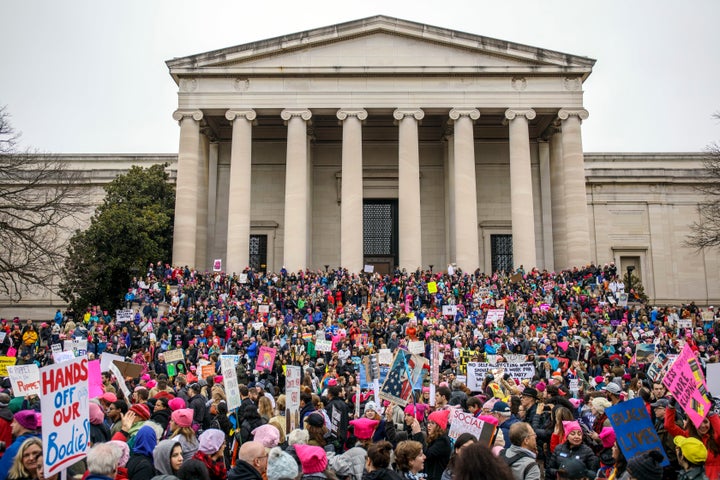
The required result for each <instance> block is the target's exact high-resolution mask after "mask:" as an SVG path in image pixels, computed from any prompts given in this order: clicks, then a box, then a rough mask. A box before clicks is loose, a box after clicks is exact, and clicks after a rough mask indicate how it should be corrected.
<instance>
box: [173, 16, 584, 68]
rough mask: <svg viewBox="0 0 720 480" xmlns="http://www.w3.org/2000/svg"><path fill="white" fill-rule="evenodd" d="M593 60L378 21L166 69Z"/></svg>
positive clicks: (560, 64) (179, 61)
mask: <svg viewBox="0 0 720 480" xmlns="http://www.w3.org/2000/svg"><path fill="white" fill-rule="evenodd" d="M594 63H595V60H593V59H590V58H586V57H579V56H574V55H569V54H565V53H560V52H555V51H550V50H544V49H540V48H536V47H529V46H527V45H521V44H516V43H511V42H506V41H503V40H496V39H493V38H488V37H483V36H480V35H473V34H469V33H464V32H458V31H454V30H448V29H444V28H440V27H433V26H429V25H424V24H419V23H415V22H409V21H406V20H400V19H397V18H392V17H386V16H376V17H370V18H366V19H361V20H356V21H353V22H347V23H343V24H338V25H333V26H329V27H323V28H318V29H314V30H308V31H305V32H300V33H295V34H291V35H286V36H282V37H276V38H273V39H268V40H261V41H258V42H253V43H249V44H245V45H239V46H236V47H229V48H225V49H222V50H216V51H212V52H207V53H202V54H198V55H192V56H189V57H182V58H176V59H173V60H169V61H168V62H167V65H168V67H169V68H170V72H171V74H172V75H173V77H175V79H176V81H177V80H178V79H179V78H180V77H182V76H197V75H227V74H248V75H252V74H263V73H273V74H278V73H287V74H310V75H311V74H313V73H321V74H324V75H327V74H328V73H333V72H334V73H336V74H338V75H342V74H357V73H364V74H372V73H395V74H402V73H429V74H437V73H442V72H451V73H466V72H467V73H478V72H487V73H511V72H513V71H517V72H522V73H526V74H527V73H533V72H535V73H540V74H547V73H552V72H557V73H562V74H568V73H573V74H576V75H579V76H580V77H581V78H583V79H584V78H585V77H587V75H589V73H590V72H591V71H592V66H593V65H594Z"/></svg>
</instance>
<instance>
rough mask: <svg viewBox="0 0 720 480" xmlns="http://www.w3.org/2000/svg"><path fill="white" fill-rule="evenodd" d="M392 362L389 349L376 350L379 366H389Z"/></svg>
mask: <svg viewBox="0 0 720 480" xmlns="http://www.w3.org/2000/svg"><path fill="white" fill-rule="evenodd" d="M392 360H393V355H392V351H391V350H390V349H389V348H381V349H380V350H378V363H379V364H380V365H390V364H391V363H392Z"/></svg>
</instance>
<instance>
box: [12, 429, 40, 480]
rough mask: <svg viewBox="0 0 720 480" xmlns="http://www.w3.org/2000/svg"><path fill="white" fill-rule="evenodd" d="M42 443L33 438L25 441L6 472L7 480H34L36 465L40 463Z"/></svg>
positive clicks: (35, 477)
mask: <svg viewBox="0 0 720 480" xmlns="http://www.w3.org/2000/svg"><path fill="white" fill-rule="evenodd" d="M42 461H43V459H42V441H41V440H40V439H39V438H36V437H33V438H28V439H27V440H25V441H24V442H23V443H22V445H20V449H19V450H18V453H17V455H16V456H15V460H14V461H13V464H12V466H11V467H10V472H8V480H35V479H37V478H38V474H37V468H38V463H42Z"/></svg>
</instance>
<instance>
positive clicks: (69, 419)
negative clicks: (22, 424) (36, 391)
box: [40, 357, 90, 476]
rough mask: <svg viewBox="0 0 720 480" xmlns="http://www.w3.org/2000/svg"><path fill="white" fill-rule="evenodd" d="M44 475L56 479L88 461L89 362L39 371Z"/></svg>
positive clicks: (72, 361) (82, 358)
mask: <svg viewBox="0 0 720 480" xmlns="http://www.w3.org/2000/svg"><path fill="white" fill-rule="evenodd" d="M40 385H41V391H42V394H41V395H40V406H41V411H42V425H43V429H42V443H43V464H44V468H43V472H44V473H45V475H47V476H51V475H55V474H56V473H58V472H60V471H61V470H65V469H67V468H68V467H69V466H70V465H72V464H74V463H75V462H78V461H80V460H82V459H83V458H85V456H86V455H87V450H88V441H89V440H90V418H89V414H90V408H89V395H88V360H87V358H85V357H78V358H75V359H73V360H71V361H68V362H64V363H61V364H58V365H48V366H47V367H44V368H42V369H41V370H40Z"/></svg>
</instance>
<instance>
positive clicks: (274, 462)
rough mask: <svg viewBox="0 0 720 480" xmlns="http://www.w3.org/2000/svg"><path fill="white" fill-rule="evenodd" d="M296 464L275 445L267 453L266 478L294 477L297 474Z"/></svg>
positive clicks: (269, 479)
mask: <svg viewBox="0 0 720 480" xmlns="http://www.w3.org/2000/svg"><path fill="white" fill-rule="evenodd" d="M298 473H300V472H299V471H298V464H297V462H296V461H295V459H294V458H293V457H291V456H290V455H289V454H287V453H285V452H283V451H282V449H281V448H280V447H275V448H273V449H272V450H270V453H268V464H267V478H268V480H280V479H281V478H296V477H297V476H298Z"/></svg>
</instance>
